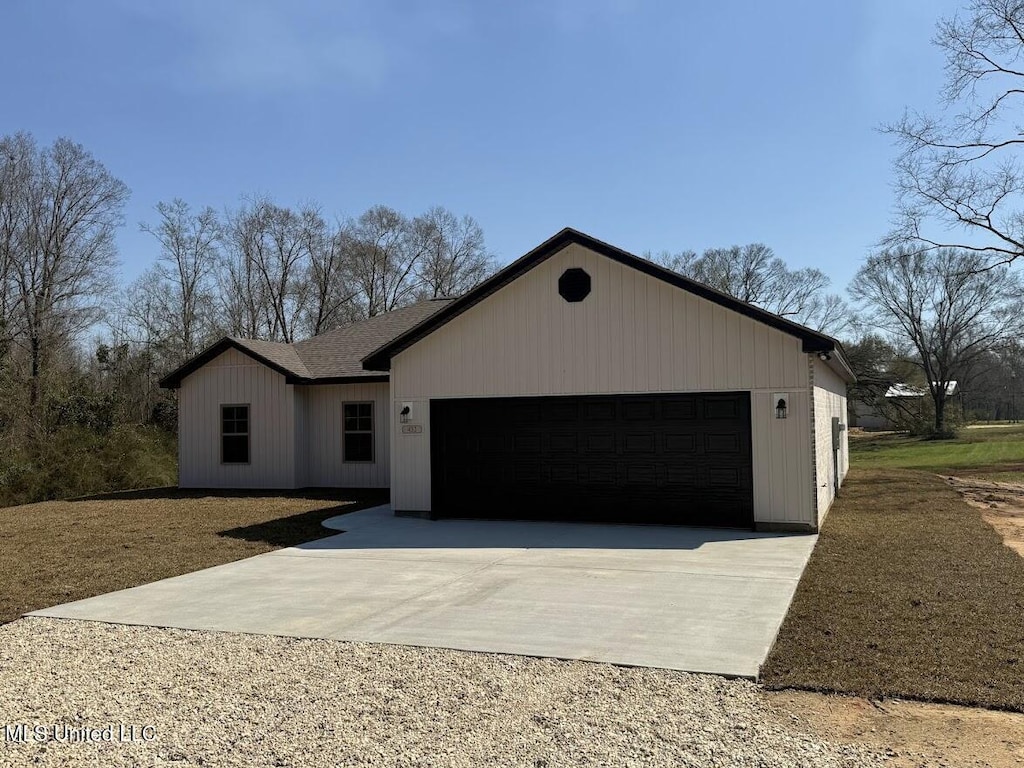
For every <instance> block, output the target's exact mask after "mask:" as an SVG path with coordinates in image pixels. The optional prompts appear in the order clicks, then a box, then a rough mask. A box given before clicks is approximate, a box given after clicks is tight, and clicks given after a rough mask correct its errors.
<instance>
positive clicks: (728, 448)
mask: <svg viewBox="0 0 1024 768" xmlns="http://www.w3.org/2000/svg"><path fill="white" fill-rule="evenodd" d="M741 450H742V449H741V447H740V435H738V434H736V433H735V432H729V433H726V434H721V433H709V434H706V435H704V451H705V452H706V453H739V452H740V451H741Z"/></svg>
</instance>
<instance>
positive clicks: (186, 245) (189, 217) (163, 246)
mask: <svg viewBox="0 0 1024 768" xmlns="http://www.w3.org/2000/svg"><path fill="white" fill-rule="evenodd" d="M156 212H157V215H158V217H159V219H158V221H157V222H156V223H155V224H146V223H143V224H141V225H140V229H141V230H142V231H143V232H148V233H149V234H151V235H152V236H153V237H154V238H156V240H157V241H158V242H159V243H160V254H159V256H157V261H156V263H155V264H154V265H153V267H152V269H150V270H148V271H147V273H146V274H145V275H144V277H143V280H144V281H145V285H143V286H138V288H139V289H140V290H139V291H138V292H139V293H145V294H146V296H145V299H146V304H147V306H146V307H145V312H144V313H140V315H139V319H140V320H145V321H147V322H153V321H154V320H155V321H156V322H157V323H158V324H159V327H158V328H151V329H150V330H151V331H153V332H154V335H156V336H157V337H158V338H159V339H160V343H161V345H162V346H164V347H166V348H167V350H168V352H169V353H170V356H171V358H172V361H173V362H174V363H175V364H180V363H181V362H182V361H184V360H185V359H187V358H189V357H191V356H192V355H195V354H196V353H197V352H198V351H199V350H200V348H201V347H203V346H204V345H205V344H206V343H207V342H208V341H209V340H210V336H211V328H212V326H213V324H214V318H213V314H212V313H213V301H214V295H213V284H212V279H213V275H214V272H215V269H216V266H217V263H218V261H219V258H220V253H219V247H218V246H219V242H220V238H221V225H220V221H219V219H218V217H217V213H216V211H214V210H213V209H212V208H209V207H207V208H203V209H201V210H199V211H197V212H193V211H192V210H191V208H190V207H189V205H188V203H186V202H185V201H184V200H180V199H175V200H172V201H171V202H169V203H164V202H161V203H158V204H157V206H156ZM154 310H155V311H154Z"/></svg>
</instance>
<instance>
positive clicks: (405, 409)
mask: <svg viewBox="0 0 1024 768" xmlns="http://www.w3.org/2000/svg"><path fill="white" fill-rule="evenodd" d="M398 416H399V418H400V419H401V421H402V423H403V424H408V423H409V419H410V418H411V417H412V405H410V404H409V403H402V410H400V411H399V412H398Z"/></svg>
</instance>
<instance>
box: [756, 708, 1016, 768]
mask: <svg viewBox="0 0 1024 768" xmlns="http://www.w3.org/2000/svg"><path fill="white" fill-rule="evenodd" d="M766 697H767V700H768V703H769V706H770V707H771V709H772V710H773V711H774V712H775V714H776V716H778V717H780V718H782V719H783V720H784V721H785V720H790V721H791V722H792V724H794V725H796V726H797V727H799V728H800V729H801V730H808V731H810V732H812V733H815V734H817V735H818V736H819V737H821V738H822V739H824V740H826V741H829V742H832V743H843V744H856V745H859V746H863V747H866V748H868V749H871V750H878V751H884V750H892V752H894V753H895V755H893V756H892V758H891V762H890V765H892V766H894V767H895V768H910V766H915V767H916V766H921V765H937V766H950V767H952V766H956V768H982V766H984V767H985V768H1011V766H1013V767H1016V766H1020V765H1024V715H1022V714H1017V713H1013V712H997V711H994V710H987V709H975V708H971V707H958V706H953V705H949V704H928V703H925V702H918V701H904V700H900V699H887V700H885V701H882V702H879V701H869V700H868V699H863V698H859V697H856V696H836V695H828V694H820V693H810V692H806V691H777V692H769V693H766ZM918 756H921V757H918ZM922 757H923V758H924V759H923V760H922V759H921V758H922Z"/></svg>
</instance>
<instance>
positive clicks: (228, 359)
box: [178, 349, 296, 488]
mask: <svg viewBox="0 0 1024 768" xmlns="http://www.w3.org/2000/svg"><path fill="white" fill-rule="evenodd" d="M178 398H179V400H178V413H179V421H178V484H179V485H180V486H181V487H182V488H294V487H295V445H296V442H295V387H293V386H292V385H291V384H288V383H286V382H285V378H284V376H282V375H281V374H279V373H277V372H276V371H272V370H271V369H270V368H267V367H266V366H265V365H263V364H261V363H258V362H256V361H255V360H253V359H252V358H251V357H249V356H248V355H246V354H243V353H242V352H239V351H238V350H236V349H229V350H227V351H226V352H223V353H222V354H220V355H218V356H217V357H216V358H215V359H213V360H211V361H210V362H209V363H207V364H206V365H204V366H203V367H201V368H199V369H198V370H196V371H194V372H193V373H191V374H189V375H188V376H186V377H185V379H184V380H183V381H182V382H181V389H180V391H179V393H178ZM222 405H248V406H249V463H248V464H224V463H222V462H221V455H220V451H221V406H222Z"/></svg>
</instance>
